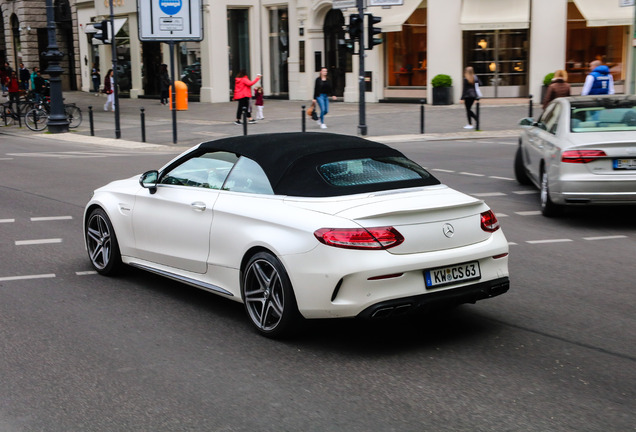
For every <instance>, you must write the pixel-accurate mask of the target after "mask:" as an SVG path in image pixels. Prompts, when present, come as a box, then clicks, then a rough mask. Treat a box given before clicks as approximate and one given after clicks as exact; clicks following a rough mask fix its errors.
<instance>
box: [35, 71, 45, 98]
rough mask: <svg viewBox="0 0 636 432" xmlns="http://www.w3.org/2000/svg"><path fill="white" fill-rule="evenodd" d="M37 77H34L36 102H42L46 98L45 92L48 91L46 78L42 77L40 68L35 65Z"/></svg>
mask: <svg viewBox="0 0 636 432" xmlns="http://www.w3.org/2000/svg"><path fill="white" fill-rule="evenodd" d="M33 70H34V71H35V78H33V94H34V95H35V101H36V102H42V100H43V99H44V93H45V92H46V80H45V79H44V78H43V77H42V73H41V72H40V70H39V69H38V68H37V67H35V68H33Z"/></svg>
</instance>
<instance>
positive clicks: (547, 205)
mask: <svg viewBox="0 0 636 432" xmlns="http://www.w3.org/2000/svg"><path fill="white" fill-rule="evenodd" d="M520 124H521V126H522V127H523V131H522V132H521V136H520V138H519V148H518V150H517V153H516V156H515V162H514V169H515V176H516V178H517V181H518V182H519V183H521V184H524V185H530V184H534V185H535V186H536V187H538V188H539V190H540V191H541V194H540V196H541V211H542V213H543V214H544V215H545V216H555V215H558V214H559V213H560V212H561V211H562V210H563V208H564V206H566V205H598V204H622V205H625V204H631V205H634V204H636V97H634V96H621V95H612V96H586V97H569V98H559V99H555V100H554V101H552V102H551V103H550V105H548V107H547V108H546V109H545V111H544V112H543V113H542V114H541V116H540V117H539V119H538V120H537V121H534V120H533V119H531V118H526V119H522V120H521V122H520Z"/></svg>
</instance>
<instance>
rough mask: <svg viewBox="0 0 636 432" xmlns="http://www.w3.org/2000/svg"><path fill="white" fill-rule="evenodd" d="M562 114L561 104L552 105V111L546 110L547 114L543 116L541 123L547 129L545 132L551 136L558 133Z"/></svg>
mask: <svg viewBox="0 0 636 432" xmlns="http://www.w3.org/2000/svg"><path fill="white" fill-rule="evenodd" d="M560 113H561V104H558V103H553V104H552V105H550V109H549V110H546V112H545V113H543V115H542V116H541V123H542V124H543V126H544V127H545V130H546V131H548V132H550V133H551V134H554V133H556V130H557V126H558V121H559V114H560Z"/></svg>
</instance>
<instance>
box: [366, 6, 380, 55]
mask: <svg viewBox="0 0 636 432" xmlns="http://www.w3.org/2000/svg"><path fill="white" fill-rule="evenodd" d="M366 15H367V17H368V21H367V46H366V49H368V50H371V49H373V47H374V46H375V45H380V44H381V43H382V38H381V37H376V35H378V34H381V33H382V29H381V28H379V27H375V24H378V23H379V22H380V21H382V17H378V16H373V15H372V14H366Z"/></svg>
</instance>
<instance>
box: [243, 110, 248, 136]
mask: <svg viewBox="0 0 636 432" xmlns="http://www.w3.org/2000/svg"><path fill="white" fill-rule="evenodd" d="M243 135H247V108H243Z"/></svg>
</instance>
